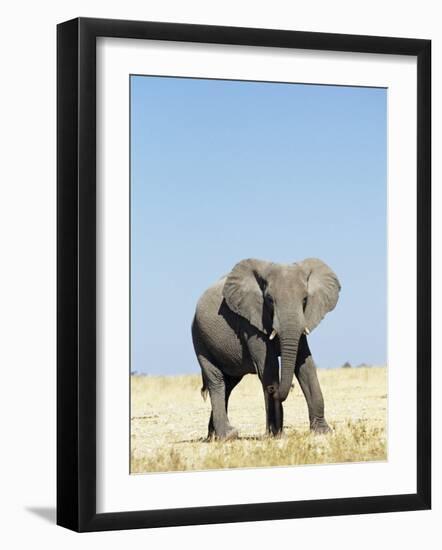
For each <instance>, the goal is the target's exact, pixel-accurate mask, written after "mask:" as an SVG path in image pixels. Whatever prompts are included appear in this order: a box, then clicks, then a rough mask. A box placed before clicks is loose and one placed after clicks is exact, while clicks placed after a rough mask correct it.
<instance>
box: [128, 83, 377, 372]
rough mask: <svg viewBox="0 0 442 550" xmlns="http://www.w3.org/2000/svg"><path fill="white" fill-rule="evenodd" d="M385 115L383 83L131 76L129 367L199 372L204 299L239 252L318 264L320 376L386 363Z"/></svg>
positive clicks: (314, 344) (314, 343) (314, 340)
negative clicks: (331, 297)
mask: <svg viewBox="0 0 442 550" xmlns="http://www.w3.org/2000/svg"><path fill="white" fill-rule="evenodd" d="M386 109H387V91H386V90H385V89H376V88H353V87H339V86H315V85H299V84H283V83H262V82H259V83H255V82H241V81H219V80H198V79H183V78H164V77H146V76H132V77H131V209H132V210H131V215H132V222H131V239H132V247H131V308H132V309H131V316H132V318H131V329H132V330H131V352H132V357H131V369H132V370H133V371H134V370H136V371H138V372H144V373H149V374H178V373H191V372H199V366H198V363H197V360H196V357H195V354H194V351H193V347H192V340H191V335H190V325H191V321H192V317H193V314H194V310H195V304H196V302H197V300H198V298H199V296H200V295H201V293H202V292H203V291H204V290H205V289H206V288H207V287H208V286H209V285H211V284H212V283H213V282H214V281H216V280H217V279H218V278H219V277H220V276H222V275H223V274H225V273H227V272H228V271H230V269H231V268H232V267H233V265H234V264H235V263H236V262H238V261H239V260H241V259H243V258H250V257H254V258H260V259H265V260H271V261H275V262H287V263H288V262H294V261H297V260H302V259H303V258H306V257H311V256H316V257H318V258H321V259H323V260H324V261H325V262H327V263H328V264H329V265H330V266H331V267H332V268H333V269H334V270H335V272H336V273H337V275H338V277H339V279H340V281H341V285H342V291H341V295H340V300H339V302H338V305H337V307H336V309H335V310H334V311H333V312H331V313H330V314H328V315H327V316H326V317H325V319H324V320H323V322H322V323H321V325H320V326H319V327H318V328H317V329H316V330H315V331H314V332H313V333H312V334H311V336H310V339H309V340H310V346H311V349H312V352H313V355H314V358H315V361H316V364H317V366H318V367H320V368H329V367H337V366H340V365H342V363H344V362H345V361H350V362H351V363H352V364H353V365H357V364H359V363H362V362H366V363H376V364H381V363H382V364H384V363H385V362H386V246H387V243H386V148H387V144H386V114H387V113H386Z"/></svg>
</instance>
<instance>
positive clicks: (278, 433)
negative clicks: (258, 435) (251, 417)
mask: <svg viewBox="0 0 442 550" xmlns="http://www.w3.org/2000/svg"><path fill="white" fill-rule="evenodd" d="M267 435H268V436H269V437H282V435H283V431H282V428H281V429H279V428H277V427H276V426H270V427H269V428H268V429H267Z"/></svg>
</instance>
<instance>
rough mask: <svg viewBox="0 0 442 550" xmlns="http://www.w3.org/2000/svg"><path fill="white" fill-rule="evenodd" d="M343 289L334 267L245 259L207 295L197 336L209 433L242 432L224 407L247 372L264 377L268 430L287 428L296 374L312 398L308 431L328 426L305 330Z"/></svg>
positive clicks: (229, 434)
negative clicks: (209, 406)
mask: <svg viewBox="0 0 442 550" xmlns="http://www.w3.org/2000/svg"><path fill="white" fill-rule="evenodd" d="M339 291H340V284H339V281H338V279H337V277H336V275H335V274H334V273H333V271H332V270H331V269H330V268H329V267H328V266H327V265H326V264H325V263H324V262H322V261H321V260H318V259H316V258H309V259H306V260H304V261H302V262H299V263H295V264H287V265H285V264H275V263H271V262H266V261H262V260H253V259H248V260H243V261H241V262H239V263H238V264H236V265H235V267H234V268H233V269H232V271H231V272H230V273H229V274H228V275H227V276H225V277H223V278H222V279H220V280H219V281H218V282H216V283H215V284H214V285H213V286H211V287H210V288H209V289H207V290H206V292H204V294H203V295H202V296H201V298H200V300H199V301H198V305H197V307H196V313H195V317H194V320H193V323H192V338H193V344H194V348H195V352H196V355H197V357H198V362H199V364H200V366H201V371H202V378H203V387H202V390H201V391H202V394H203V396H204V397H205V395H206V394H207V391H208V392H209V394H210V400H211V404H212V413H211V415H210V420H209V438H211V437H213V436H215V437H217V438H219V439H231V438H234V437H236V436H237V434H238V432H237V430H236V429H235V428H234V427H233V426H231V425H230V422H229V419H228V417H227V404H228V400H229V396H230V393H231V391H232V389H233V388H234V387H235V386H236V385H237V384H238V382H240V380H241V379H242V377H243V376H244V375H245V374H248V373H256V374H258V376H259V378H260V380H261V383H262V387H263V391H264V401H265V408H266V428H267V432H268V433H270V434H273V435H278V434H279V433H280V432H281V431H282V427H283V408H282V403H283V402H284V401H285V399H286V398H287V395H288V393H289V390H290V387H291V385H292V381H293V375H294V374H295V375H296V378H297V379H298V381H299V384H300V386H301V388H302V391H303V393H304V396H305V399H306V401H307V406H308V412H309V418H310V427H311V429H312V430H314V431H316V432H327V431H329V430H330V428H329V427H328V424H327V422H326V420H325V418H324V400H323V397H322V392H321V388H320V386H319V382H318V378H317V375H316V368H315V365H314V363H313V360H312V357H311V353H310V349H309V347H308V343H307V337H306V334H308V333H309V332H311V331H312V330H313V329H314V328H315V327H316V326H317V325H318V324H319V323H320V321H321V320H322V318H323V317H324V315H325V314H326V313H327V312H329V311H331V310H332V309H333V308H334V307H335V306H336V303H337V301H338V295H339ZM275 331H276V336H275ZM278 357H281V375H280V373H279V362H278Z"/></svg>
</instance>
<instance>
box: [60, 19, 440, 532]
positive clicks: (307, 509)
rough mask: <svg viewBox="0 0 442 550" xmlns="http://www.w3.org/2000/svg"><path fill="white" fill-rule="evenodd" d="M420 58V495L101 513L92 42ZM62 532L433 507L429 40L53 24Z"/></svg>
mask: <svg viewBox="0 0 442 550" xmlns="http://www.w3.org/2000/svg"><path fill="white" fill-rule="evenodd" d="M97 37H117V38H135V39H144V40H168V41H182V42H199V43H207V44H230V45H247V46H267V47H274V48H278V47H284V48H302V49H309V50H326V51H340V52H362V53H377V54H396V55H405V56H415V57H416V58H417V175H416V177H417V228H418V233H417V357H416V369H417V395H416V399H417V432H416V434H415V437H416V438H417V439H416V440H417V471H416V480H417V492H416V493H415V494H397V495H385V496H373V497H361V498H338V499H326V500H310V501H293V502H272V503H265V502H263V503H259V504H241V505H226V506H208V507H198V508H180V509H164V510H139V511H131V512H117V513H97V512H96V476H97V468H96V293H97V283H96V238H95V235H96V206H97V205H96V38H97ZM57 48H58V58H57V94H58V95H57V143H58V145H57V230H58V238H57V523H58V524H59V525H61V526H64V527H66V528H69V529H72V530H75V531H104V530H111V529H134V528H146V527H163V526H175V525H195V524H209V523H225V522H242V521H258V520H275V519H286V518H302V517H318V516H329V515H346V514H368V513H375V512H376V513H379V512H397V511H408V510H424V509H429V508H430V506H431V416H430V411H431V367H430V365H431V257H430V249H431V234H430V228H431V173H430V166H431V41H430V40H420V39H409V38H389V37H377V36H356V35H338V34H325V33H316V32H297V31H285V30H268V29H254V28H237V27H219V26H206V25H189V24H174V23H160V22H140V21H121V20H108V19H89V18H79V19H74V20H71V21H67V22H64V23H61V24H60V25H58V27H57Z"/></svg>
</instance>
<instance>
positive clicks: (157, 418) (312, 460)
mask: <svg viewBox="0 0 442 550" xmlns="http://www.w3.org/2000/svg"><path fill="white" fill-rule="evenodd" d="M318 375H319V378H320V383H321V387H322V390H323V393H324V399H325V406H326V418H327V420H328V423H329V424H330V426H331V427H332V428H333V433H332V434H328V435H314V434H311V433H310V431H309V426H308V416H307V406H306V403H305V400H304V397H303V395H302V393H301V390H300V388H299V384H298V383H297V382H295V388H294V389H293V391H292V392H291V393H290V394H289V397H288V398H287V400H286V402H285V404H284V414H285V416H284V426H285V433H284V436H283V437H282V438H280V439H274V438H269V437H266V436H264V431H265V412H264V401H263V397H262V390H261V386H260V383H259V380H258V378H257V377H256V376H253V375H249V376H246V377H245V378H244V379H243V380H242V381H241V383H240V384H239V385H238V386H237V387H236V388H235V390H234V391H233V393H232V396H231V398H230V402H229V418H230V422H231V424H232V425H233V426H235V427H236V428H238V430H239V433H240V438H239V439H238V440H235V441H231V442H207V441H206V440H205V438H206V435H207V423H208V419H209V414H210V399H208V400H207V401H206V402H204V401H203V400H202V398H201V395H200V387H201V377H200V376H199V375H188V376H174V377H158V376H132V380H131V387H132V393H131V455H132V472H133V473H141V472H153V471H157V472H158V471H172V470H175V471H176V470H205V469H211V468H234V467H257V466H276V465H291V464H317V463H333V462H355V461H357V462H360V461H368V460H385V459H386V458H387V445H386V418H387V369H386V368H384V367H371V368H370V367H367V368H365V367H364V368H349V369H345V368H340V369H330V370H319V371H318Z"/></svg>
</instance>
